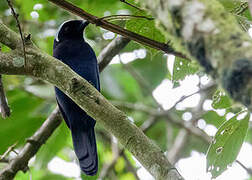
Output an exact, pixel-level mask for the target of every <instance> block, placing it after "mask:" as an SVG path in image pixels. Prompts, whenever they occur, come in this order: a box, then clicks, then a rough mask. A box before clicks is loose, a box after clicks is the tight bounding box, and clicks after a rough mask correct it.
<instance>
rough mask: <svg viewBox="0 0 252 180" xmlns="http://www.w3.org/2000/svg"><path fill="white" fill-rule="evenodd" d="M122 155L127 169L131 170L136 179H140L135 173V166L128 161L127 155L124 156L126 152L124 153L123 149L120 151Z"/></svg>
mask: <svg viewBox="0 0 252 180" xmlns="http://www.w3.org/2000/svg"><path fill="white" fill-rule="evenodd" d="M122 157H123V159H124V160H125V161H126V164H127V167H128V170H129V171H131V172H132V174H133V175H134V176H135V179H136V180H140V178H139V177H138V175H137V171H136V168H135V167H134V166H133V165H132V164H131V163H130V161H129V159H128V157H127V156H126V154H125V152H124V151H123V152H122Z"/></svg>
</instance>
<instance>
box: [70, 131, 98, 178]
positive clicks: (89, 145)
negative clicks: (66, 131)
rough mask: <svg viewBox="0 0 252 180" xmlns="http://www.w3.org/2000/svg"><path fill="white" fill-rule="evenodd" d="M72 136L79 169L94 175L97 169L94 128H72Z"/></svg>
mask: <svg viewBox="0 0 252 180" xmlns="http://www.w3.org/2000/svg"><path fill="white" fill-rule="evenodd" d="M72 138H73V145H74V150H75V153H76V155H77V157H78V159H79V163H80V167H81V170H82V171H83V172H84V173H85V174H87V175H90V176H93V175H95V174H96V173H97V170H98V158H97V149H96V140H95V133H94V128H93V127H90V128H88V129H85V130H83V129H80V128H77V129H75V130H74V129H72Z"/></svg>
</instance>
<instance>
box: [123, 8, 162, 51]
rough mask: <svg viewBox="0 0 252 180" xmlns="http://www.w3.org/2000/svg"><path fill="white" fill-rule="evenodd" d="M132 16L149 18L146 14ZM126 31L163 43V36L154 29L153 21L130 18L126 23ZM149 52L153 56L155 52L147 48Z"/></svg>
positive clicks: (138, 13) (137, 13)
mask: <svg viewBox="0 0 252 180" xmlns="http://www.w3.org/2000/svg"><path fill="white" fill-rule="evenodd" d="M134 15H136V16H143V17H147V18H151V17H150V16H149V15H147V13H144V12H136V13H135V14H134ZM126 29H128V30H130V31H133V32H135V33H137V34H140V35H142V36H145V37H148V38H150V39H152V40H155V41H158V42H163V43H165V37H164V35H163V34H162V33H161V32H160V31H159V30H158V29H157V28H156V27H155V21H154V19H153V20H150V19H144V18H132V19H130V20H128V21H127V22H126ZM147 49H148V50H150V52H152V53H153V54H155V52H156V51H155V50H154V49H151V48H149V47H147Z"/></svg>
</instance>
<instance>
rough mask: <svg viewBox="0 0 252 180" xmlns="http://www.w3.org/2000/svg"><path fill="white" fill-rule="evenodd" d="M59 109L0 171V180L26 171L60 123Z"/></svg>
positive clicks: (6, 179) (7, 179)
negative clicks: (30, 161)
mask: <svg viewBox="0 0 252 180" xmlns="http://www.w3.org/2000/svg"><path fill="white" fill-rule="evenodd" d="M61 119H62V118H61V116H60V112H59V109H58V108H56V109H55V110H54V111H53V113H52V114H51V115H50V116H49V117H48V118H47V120H46V121H45V122H44V123H43V125H42V126H41V127H40V128H39V129H38V130H37V131H36V133H35V134H34V135H33V136H32V137H31V138H30V139H29V141H28V142H27V143H26V145H25V146H24V148H23V149H22V151H21V152H20V153H19V154H18V155H17V157H16V158H14V159H13V160H12V161H11V162H10V163H9V164H8V165H7V166H6V167H5V168H3V169H2V170H1V171H0V180H12V179H13V178H14V177H15V175H16V173H17V172H18V171H19V170H22V171H27V170H28V168H27V167H28V162H29V160H30V159H31V158H32V157H33V156H34V155H35V154H36V153H37V152H38V150H39V148H40V147H41V146H42V144H44V143H45V142H46V141H47V139H48V138H49V137H50V136H51V135H52V133H53V132H54V130H55V129H56V128H57V127H58V126H59V125H60V123H61Z"/></svg>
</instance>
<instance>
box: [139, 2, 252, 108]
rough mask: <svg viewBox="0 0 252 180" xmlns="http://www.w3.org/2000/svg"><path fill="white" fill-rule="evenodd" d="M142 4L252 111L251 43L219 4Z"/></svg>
mask: <svg viewBox="0 0 252 180" xmlns="http://www.w3.org/2000/svg"><path fill="white" fill-rule="evenodd" d="M140 2H141V3H142V4H143V5H145V7H146V8H147V9H148V10H149V11H150V12H151V13H152V15H153V16H154V17H156V18H157V19H158V20H159V22H160V24H161V26H160V28H161V27H162V32H164V33H165V34H166V35H168V34H173V35H174V37H176V39H177V41H176V42H177V43H178V46H179V45H180V46H181V47H184V48H185V49H187V52H189V53H190V54H191V56H192V57H194V58H195V59H196V60H197V61H198V62H199V63H200V64H201V66H203V67H204V68H205V71H206V72H207V73H208V74H210V75H211V76H212V77H213V78H214V79H216V80H217V81H218V82H220V83H221V85H222V86H223V88H224V89H226V91H227V92H228V93H229V95H230V96H231V97H232V98H233V99H234V100H235V101H237V102H240V103H242V104H243V105H245V106H246V107H247V108H248V109H249V110H250V111H251V110H252V91H251V89H252V83H251V82H252V41H251V38H250V37H249V35H248V33H246V32H243V31H242V30H241V28H240V27H239V25H238V24H237V22H236V20H235V18H234V17H233V16H232V15H231V14H229V13H228V12H226V11H225V9H224V8H223V6H222V5H221V4H220V3H219V2H218V1H216V0H212V1H208V0H194V1H185V0H181V1H177V0H169V1H164V3H163V6H161V5H160V0H155V2H153V0H141V1H140ZM216 9H218V11H216ZM195 17H197V20H196V18H195ZM220 17H221V18H220ZM237 76H238V77H239V78H237Z"/></svg>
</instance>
